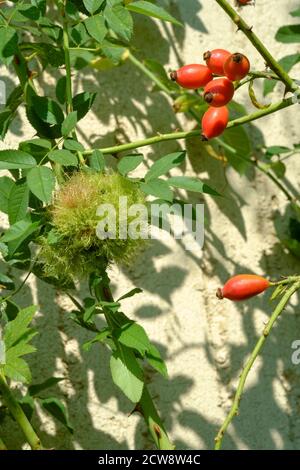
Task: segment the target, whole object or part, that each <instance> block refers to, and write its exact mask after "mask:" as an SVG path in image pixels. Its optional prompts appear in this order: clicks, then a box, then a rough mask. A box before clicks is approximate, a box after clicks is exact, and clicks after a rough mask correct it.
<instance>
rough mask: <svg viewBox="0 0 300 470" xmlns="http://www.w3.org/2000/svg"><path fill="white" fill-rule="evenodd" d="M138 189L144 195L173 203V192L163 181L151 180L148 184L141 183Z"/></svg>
mask: <svg viewBox="0 0 300 470" xmlns="http://www.w3.org/2000/svg"><path fill="white" fill-rule="evenodd" d="M140 188H141V190H142V191H143V192H144V193H145V194H149V195H151V196H155V197H158V198H159V199H164V200H166V201H169V202H172V201H173V192H172V191H171V189H170V188H169V186H168V184H167V183H166V181H164V180H160V179H153V180H151V181H149V182H148V183H141V184H140Z"/></svg>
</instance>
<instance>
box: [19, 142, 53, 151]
mask: <svg viewBox="0 0 300 470" xmlns="http://www.w3.org/2000/svg"><path fill="white" fill-rule="evenodd" d="M20 145H22V148H23V146H24V147H27V146H29V147H41V148H43V149H46V150H50V149H51V147H52V145H51V142H50V140H47V139H30V140H24V141H23V142H21V143H20Z"/></svg>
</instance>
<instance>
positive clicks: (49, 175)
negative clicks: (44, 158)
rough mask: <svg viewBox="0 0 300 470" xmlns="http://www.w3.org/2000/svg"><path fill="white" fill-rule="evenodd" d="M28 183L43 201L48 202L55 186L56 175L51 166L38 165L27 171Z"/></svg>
mask: <svg viewBox="0 0 300 470" xmlns="http://www.w3.org/2000/svg"><path fill="white" fill-rule="evenodd" d="M27 183H28V186H29V189H30V191H31V192H32V193H33V194H34V195H35V196H36V197H37V198H38V199H40V200H41V201H43V202H45V203H46V204H48V203H49V202H50V201H51V198H52V192H53V190H54V187H55V177H54V175H53V172H52V170H51V168H48V167H46V166H37V167H36V168H32V170H30V171H29V172H28V173H27Z"/></svg>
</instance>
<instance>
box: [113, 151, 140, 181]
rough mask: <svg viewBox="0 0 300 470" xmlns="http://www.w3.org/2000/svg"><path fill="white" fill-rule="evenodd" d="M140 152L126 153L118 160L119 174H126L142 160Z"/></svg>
mask: <svg viewBox="0 0 300 470" xmlns="http://www.w3.org/2000/svg"><path fill="white" fill-rule="evenodd" d="M143 159H144V157H143V155H142V154H137V155H126V156H125V157H123V158H122V159H121V160H120V161H119V162H118V170H119V173H121V175H123V176H126V175H127V174H128V173H130V172H131V171H133V170H135V169H136V168H137V167H138V166H139V165H140V164H141V163H142V161H143Z"/></svg>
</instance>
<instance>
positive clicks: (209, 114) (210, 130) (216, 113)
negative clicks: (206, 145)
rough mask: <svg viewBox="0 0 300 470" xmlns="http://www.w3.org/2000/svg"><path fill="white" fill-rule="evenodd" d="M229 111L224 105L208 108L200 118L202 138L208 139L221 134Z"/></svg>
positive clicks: (225, 125)
mask: <svg viewBox="0 0 300 470" xmlns="http://www.w3.org/2000/svg"><path fill="white" fill-rule="evenodd" d="M228 119H229V111H228V109H227V108H226V106H223V107H221V108H208V110H207V111H206V112H205V113H204V115H203V118H202V139H203V140H209V139H212V138H213V137H218V136H219V135H221V134H222V133H223V132H224V130H225V129H226V127H227V124H228Z"/></svg>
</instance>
